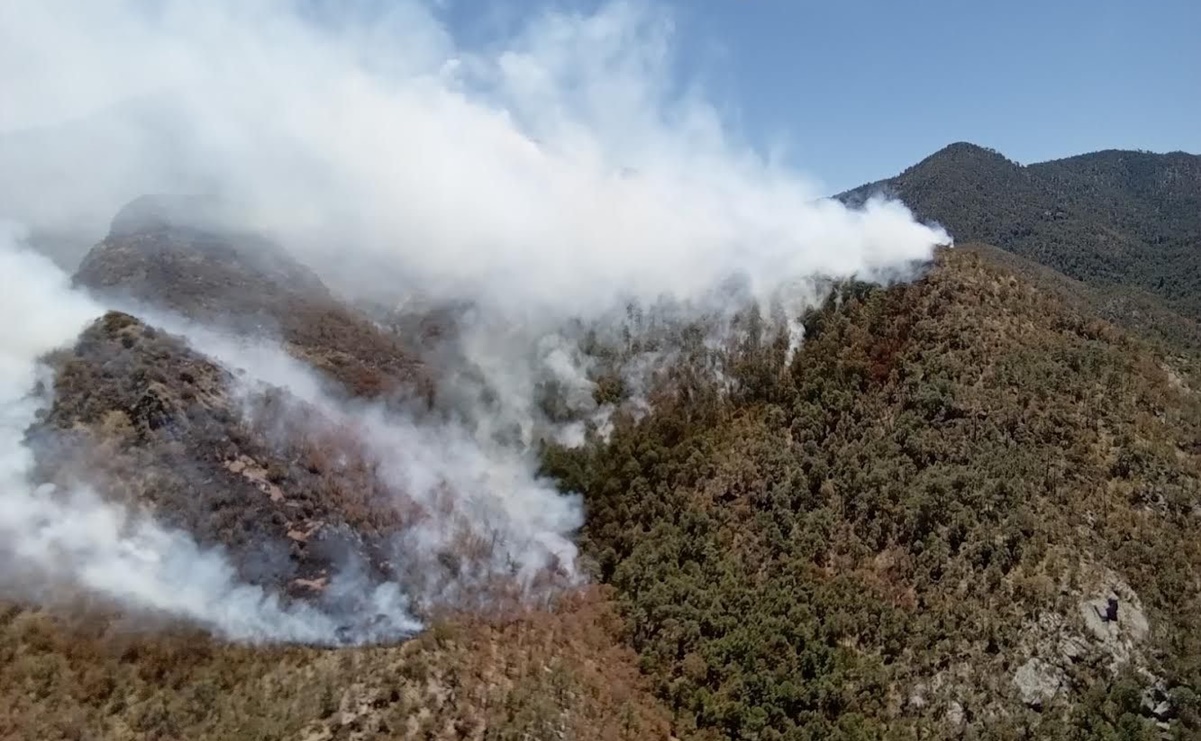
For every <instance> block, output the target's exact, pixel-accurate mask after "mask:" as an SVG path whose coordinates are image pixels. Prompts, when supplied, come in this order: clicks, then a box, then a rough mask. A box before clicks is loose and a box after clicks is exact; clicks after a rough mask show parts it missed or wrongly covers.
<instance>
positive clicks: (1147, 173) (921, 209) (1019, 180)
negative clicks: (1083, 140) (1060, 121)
mask: <svg viewBox="0 0 1201 741" xmlns="http://www.w3.org/2000/svg"><path fill="white" fill-rule="evenodd" d="M877 191H884V192H890V193H894V194H896V195H898V196H899V197H901V198H902V199H903V200H904V201H905V203H906V204H908V205H909V206H910V207H911V208H912V209H913V210H914V212H915V213H916V214H917V215H918V216H919V217H920V218H922V219H926V220H933V221H937V222H939V223H941V224H943V225H944V226H945V227H947V229H948V230H949V231H950V232H951V233H952V235H953V236H954V237H955V238H956V239H958V240H960V241H964V242H970V241H978V242H985V243H988V244H993V245H996V246H998V247H1002V248H1004V249H1006V250H1009V251H1012V252H1014V253H1017V254H1018V255H1021V256H1023V257H1028V258H1030V259H1033V260H1036V261H1038V262H1040V263H1042V264H1044V265H1048V266H1050V267H1052V268H1054V269H1056V270H1058V271H1060V272H1063V273H1064V274H1066V275H1068V276H1071V277H1073V278H1076V279H1078V280H1082V281H1085V282H1087V283H1090V284H1093V285H1098V286H1101V285H1109V286H1121V287H1124V288H1131V289H1137V290H1139V291H1145V292H1148V293H1150V294H1153V295H1155V296H1157V297H1159V298H1161V299H1163V300H1164V301H1165V302H1167V304H1168V305H1169V306H1171V307H1172V308H1174V309H1176V310H1178V311H1180V312H1182V313H1185V314H1187V315H1188V316H1190V317H1191V318H1194V319H1196V318H1201V298H1198V297H1199V296H1201V290H1199V289H1201V249H1199V247H1201V156H1198V155H1193V154H1186V153H1184V152H1173V153H1170V154H1152V153H1149V152H1130V151H1120V150H1108V151H1103V152H1093V153H1090V154H1084V155H1080V156H1077V157H1069V158H1067V159H1061V160H1054V161H1051V162H1042V163H1038V164H1033V165H1028V166H1022V165H1019V164H1018V163H1016V162H1012V161H1010V160H1008V159H1006V158H1005V157H1004V156H1003V155H1001V154H1000V153H998V152H995V151H993V150H989V149H984V148H982V147H978V146H975V145H972V144H967V143H962V142H961V143H956V144H952V145H950V146H948V147H946V148H944V149H942V150H940V151H938V152H936V153H934V154H932V155H931V156H929V157H927V158H926V159H924V160H922V161H921V162H919V163H918V164H916V165H914V166H913V167H910V168H909V169H907V170H905V171H904V172H903V173H901V174H900V175H897V176H896V177H894V178H890V179H887V180H882V181H879V182H876V183H870V184H867V185H864V186H861V187H859V188H856V189H854V190H852V191H848V192H847V193H844V194H842V195H840V196H839V198H842V199H844V200H847V201H855V200H859V199H862V198H864V197H866V196H868V195H870V194H872V193H874V192H877Z"/></svg>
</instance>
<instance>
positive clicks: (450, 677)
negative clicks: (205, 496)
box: [0, 592, 668, 741]
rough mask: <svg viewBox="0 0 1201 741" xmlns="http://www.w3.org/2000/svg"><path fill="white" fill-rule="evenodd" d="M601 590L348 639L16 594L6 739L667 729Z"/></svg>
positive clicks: (613, 738)
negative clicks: (198, 626) (366, 641)
mask: <svg viewBox="0 0 1201 741" xmlns="http://www.w3.org/2000/svg"><path fill="white" fill-rule="evenodd" d="M607 604H608V603H607V602H606V601H605V600H604V599H603V596H602V595H601V594H600V593H598V592H587V593H581V594H577V595H575V596H573V597H571V598H569V599H566V600H564V601H563V602H562V603H561V604H559V605H557V606H556V607H555V608H554V609H553V610H547V611H532V610H523V611H519V612H515V613H511V614H509V615H508V616H507V617H505V618H504V619H498V620H486V619H482V618H479V617H469V616H460V617H453V616H452V617H447V618H443V619H442V620H440V621H439V622H437V623H435V624H434V625H433V626H432V627H431V628H430V629H429V630H428V631H427V632H425V633H424V634H423V635H422V636H421V637H419V638H417V639H415V640H413V641H410V642H408V643H405V644H403V645H399V646H380V647H371V648H361V649H343V650H338V651H329V650H320V649H311V648H304V647H278V648H254V647H244V646H231V645H222V644H220V643H217V642H215V641H214V640H212V639H211V638H209V637H207V636H204V635H201V634H196V633H189V632H181V631H179V630H178V629H177V630H173V631H168V632H159V633H155V634H146V633H144V632H139V631H136V630H133V629H131V627H130V626H129V625H124V624H122V623H121V622H120V621H112V620H106V619H103V618H101V617H100V616H98V615H97V614H95V613H89V614H84V615H80V614H76V615H75V616H74V617H71V618H65V617H62V616H56V615H55V614H52V613H47V612H43V611H39V610H32V609H22V608H20V607H18V606H15V605H9V606H7V607H3V608H0V697H3V698H4V702H3V704H2V705H0V737H3V738H13V739H30V740H34V739H36V740H38V741H42V740H47V741H49V740H53V739H100V738H104V739H110V738H111V739H214V740H217V739H219V740H221V741H224V740H225V739H308V740H311V741H316V740H317V739H368V738H397V739H459V738H467V739H497V740H500V739H514V740H516V739H550V738H575V739H582V740H583V739H598V740H601V739H603V740H604V741H618V740H619V739H628V740H629V741H635V740H641V739H649V740H653V739H666V738H667V733H668V728H667V722H666V717H665V714H664V713H663V711H662V710H660V709H659V706H658V705H657V703H656V702H655V701H654V700H653V698H651V697H650V696H649V695H648V694H647V692H646V691H645V688H644V686H643V684H644V681H643V679H642V678H641V677H640V676H639V674H638V671H637V668H636V666H635V664H634V662H633V656H632V654H631V652H630V651H629V649H625V648H621V647H620V646H619V644H617V643H616V642H615V641H616V637H615V636H616V633H617V628H618V626H617V623H616V621H615V618H614V617H613V615H612V613H611V611H610V608H609V607H608V606H607Z"/></svg>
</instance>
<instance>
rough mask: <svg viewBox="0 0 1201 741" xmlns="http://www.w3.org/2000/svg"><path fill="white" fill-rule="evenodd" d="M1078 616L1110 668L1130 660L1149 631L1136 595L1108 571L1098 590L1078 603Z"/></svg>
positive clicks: (1115, 575)
mask: <svg viewBox="0 0 1201 741" xmlns="http://www.w3.org/2000/svg"><path fill="white" fill-rule="evenodd" d="M1080 615H1081V617H1083V619H1084V625H1085V627H1086V628H1087V629H1088V632H1089V633H1090V634H1091V635H1092V637H1093V638H1094V639H1095V640H1096V641H1098V642H1100V644H1101V649H1102V651H1104V652H1105V653H1106V654H1108V655H1109V657H1110V667H1111V669H1116V668H1117V667H1119V666H1121V665H1122V664H1125V663H1126V662H1128V661H1130V660H1131V658H1132V657H1134V655H1135V653H1136V651H1137V647H1138V645H1139V644H1141V643H1142V642H1143V641H1144V640H1145V639H1146V637H1147V634H1148V633H1149V632H1150V623H1149V622H1148V621H1147V615H1146V613H1145V612H1144V611H1143V606H1142V602H1141V601H1140V600H1139V597H1138V594H1136V593H1135V592H1134V590H1133V589H1131V588H1130V586H1129V585H1128V584H1126V582H1125V581H1123V580H1122V579H1121V577H1119V576H1118V575H1117V574H1114V573H1112V572H1108V571H1107V572H1105V573H1104V575H1103V578H1102V581H1101V584H1100V587H1099V589H1098V590H1097V591H1096V592H1094V593H1093V594H1092V595H1091V596H1089V597H1088V598H1086V599H1084V600H1083V601H1081V602H1080Z"/></svg>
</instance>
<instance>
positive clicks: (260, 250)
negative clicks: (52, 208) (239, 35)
mask: <svg viewBox="0 0 1201 741" xmlns="http://www.w3.org/2000/svg"><path fill="white" fill-rule="evenodd" d="M75 282H76V283H77V284H78V285H81V286H84V287H87V288H89V289H91V290H92V291H93V292H94V293H96V294H98V295H101V296H106V297H112V298H115V299H118V300H125V301H133V302H136V303H138V304H143V305H147V306H150V307H153V308H157V309H161V310H166V311H170V312H173V313H176V314H180V315H182V316H184V317H187V318H189V319H193V320H196V321H199V322H202V323H204V324H207V325H212V326H219V327H223V328H226V329H229V330H232V331H234V332H237V333H241V334H245V335H265V336H268V337H271V338H273V339H277V340H279V341H281V342H282V343H283V344H284V346H285V347H286V348H287V349H288V351H289V352H291V353H292V354H293V355H295V356H297V357H298V358H300V359H302V360H304V361H306V362H309V363H311V364H313V365H314V366H316V367H317V368H318V369H319V370H321V371H323V372H324V373H325V374H326V375H327V376H329V377H331V378H333V379H334V380H336V381H337V382H339V383H340V384H341V385H342V386H344V387H345V388H346V389H347V391H348V392H350V393H351V394H354V395H358V396H369V397H378V396H381V395H383V396H387V395H394V394H402V395H408V396H417V397H421V398H428V397H429V396H430V395H431V394H432V389H433V383H432V380H431V378H430V377H429V374H428V372H427V371H426V370H425V368H424V367H423V365H422V364H421V363H420V362H419V361H418V360H417V358H416V357H415V355H413V354H412V353H410V352H409V350H408V349H407V348H406V347H405V346H404V344H403V343H402V342H401V341H400V339H399V338H398V337H397V336H396V335H394V334H392V333H390V332H387V331H385V330H383V329H381V328H380V327H379V326H377V325H376V324H375V323H374V322H372V321H371V320H370V319H369V318H368V317H367V316H365V315H363V314H362V313H360V312H358V311H356V310H354V309H353V308H351V307H350V306H348V305H346V304H345V303H343V302H340V301H339V300H338V299H337V298H336V297H334V296H333V295H332V294H331V292H330V291H329V289H328V288H327V287H326V286H325V284H324V283H323V282H322V281H321V279H320V278H319V277H318V276H317V275H316V274H315V273H314V272H313V271H311V270H309V269H308V268H307V267H305V266H304V265H302V264H301V263H299V262H298V261H297V260H296V259H294V258H293V257H292V256H291V255H289V254H288V253H287V251H286V250H284V249H283V248H282V247H281V246H279V245H277V244H275V243H273V242H271V241H270V240H268V239H264V238H263V237H261V236H258V235H256V234H253V233H249V232H246V231H244V230H239V229H238V227H237V224H236V220H235V219H234V218H233V217H232V216H231V214H230V212H229V210H228V209H224V208H223V207H222V206H221V205H220V204H218V203H216V202H214V201H211V200H208V199H203V198H194V197H166V196H143V197H142V198H139V199H137V200H135V201H133V202H132V203H130V204H129V205H128V206H126V207H125V208H124V209H122V210H121V212H120V213H118V214H117V216H116V218H115V219H113V223H112V227H111V229H110V232H109V235H108V236H107V237H106V238H105V239H104V241H102V242H100V243H99V244H98V245H96V246H95V247H94V248H93V249H92V251H91V252H89V253H88V255H87V256H86V257H85V258H84V259H83V261H82V263H81V264H80V266H79V269H78V270H77V272H76V274H75Z"/></svg>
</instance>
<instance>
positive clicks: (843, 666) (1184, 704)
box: [546, 245, 1201, 738]
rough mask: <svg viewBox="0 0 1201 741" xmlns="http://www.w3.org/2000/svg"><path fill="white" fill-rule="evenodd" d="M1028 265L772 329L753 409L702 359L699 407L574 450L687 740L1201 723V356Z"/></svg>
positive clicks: (750, 397) (932, 275) (984, 260)
mask: <svg viewBox="0 0 1201 741" xmlns="http://www.w3.org/2000/svg"><path fill="white" fill-rule="evenodd" d="M999 257H1000V258H1005V257H1007V256H1006V255H1005V253H1003V252H1000V251H998V250H995V249H993V248H988V247H982V246H981V247H975V246H962V245H961V246H959V247H956V248H953V249H949V250H945V251H944V252H943V253H942V254H941V255H940V257H939V259H938V262H937V265H936V266H934V267H933V269H932V270H931V271H930V272H929V273H928V274H927V275H926V276H925V277H924V278H922V279H921V280H919V281H917V282H916V283H913V284H910V285H905V286H897V287H893V288H889V289H879V288H872V287H868V286H856V285H851V286H847V287H845V288H844V289H843V290H842V291H840V292H839V293H837V294H835V295H834V296H832V297H831V298H830V300H829V301H827V302H826V305H825V306H824V307H823V308H821V309H819V310H817V311H814V312H813V313H811V314H810V315H809V316H808V317H807V319H806V323H805V326H806V341H805V343H804V344H803V345H802V346H801V348H800V350H799V351H798V353H797V354H796V356H795V357H793V358H791V359H789V358H788V356H787V353H786V348H787V345H786V342H785V341H783V339H782V338H779V337H773V336H771V335H767V336H762V337H756V336H755V335H754V334H752V335H751V336H750V337H749V338H748V340H747V342H746V344H744V345H742V346H741V347H740V348H738V349H736V350H734V351H733V354H732V356H730V357H728V358H727V359H726V362H727V363H728V365H727V366H726V367H727V368H729V372H730V373H731V374H732V376H733V379H732V381H731V382H730V383H732V385H733V388H734V389H735V391H734V392H732V393H729V394H726V393H723V392H722V391H721V390H720V388H719V387H718V385H717V382H716V381H714V380H712V378H713V376H712V375H711V374H706V373H702V372H698V371H697V369H696V368H695V367H694V368H693V370H692V371H691V372H689V371H688V370H687V368H681V369H679V370H678V371H677V373H678V375H677V377H679V378H686V379H688V383H689V384H690V386H689V392H688V394H687V395H686V396H685V395H677V396H675V397H674V398H675V401H674V403H673V401H672V400H671V399H672V397H662V398H661V399H660V400H659V401H657V402H656V405H655V409H654V411H653V412H652V413H651V414H650V415H648V416H647V417H646V418H645V419H643V420H642V421H641V422H639V423H638V424H632V425H628V426H619V427H618V429H617V430H616V431H615V433H614V435H613V437H612V439H611V440H610V442H609V443H608V444H607V445H603V446H597V447H593V448H586V449H583V450H579V449H576V450H570V449H561V448H556V449H552V450H550V451H549V452H548V454H547V456H546V460H547V468H548V471H550V472H552V473H554V474H555V475H557V476H559V477H560V478H561V480H562V481H563V482H564V484H565V485H566V486H568V487H570V488H573V489H577V490H580V491H583V492H585V495H586V497H587V501H588V503H589V507H590V516H589V519H588V522H587V525H586V529H585V534H584V543H585V547H586V549H587V550H589V551H590V552H592V553H593V554H595V557H596V558H597V559H598V562H599V570H600V574H601V575H602V578H603V579H604V580H605V581H607V582H609V583H611V584H612V585H613V586H614V587H616V589H617V591H618V595H619V600H620V604H621V605H622V607H623V611H624V614H625V615H626V616H627V617H628V619H629V620H630V621H631V625H630V633H629V635H630V640H631V642H632V645H633V646H634V647H635V648H636V649H637V650H638V651H639V653H640V655H641V657H642V664H641V665H642V667H643V669H644V670H645V671H647V672H648V674H649V675H650V677H651V678H652V679H653V681H654V683H655V685H654V686H655V688H656V689H657V691H658V693H659V695H660V696H661V697H663V698H664V699H665V701H667V702H668V703H669V705H670V706H671V708H672V710H673V712H674V713H675V716H676V719H677V723H678V727H679V728H680V729H684V731H687V732H693V731H695V732H697V733H699V734H700V735H701V737H705V734H712V735H713V736H714V737H722V738H768V737H772V738H775V737H782V738H884V737H889V738H892V737H898V738H907V737H915V738H920V737H960V735H961V734H962V735H963V736H964V737H982V738H985V737H986V738H1020V737H1031V736H1034V737H1038V738H1103V737H1128V738H1154V737H1156V734H1157V733H1158V731H1157V730H1156V728H1155V725H1154V724H1155V723H1156V722H1161V723H1165V727H1167V725H1166V723H1167V722H1168V721H1174V722H1176V723H1177V725H1176V726H1174V727H1175V728H1177V729H1180V730H1181V732H1184V730H1185V729H1191V730H1189V731H1188V732H1189V733H1192V732H1194V731H1195V729H1197V728H1199V726H1198V725H1197V724H1198V722H1199V721H1201V718H1199V717H1198V716H1197V715H1196V705H1195V700H1194V698H1195V697H1196V696H1197V695H1196V694H1195V693H1196V688H1197V687H1198V686H1199V685H1198V682H1199V681H1201V673H1199V672H1201V646H1198V645H1197V644H1196V636H1195V631H1194V630H1193V629H1192V628H1191V627H1190V626H1194V625H1196V624H1197V621H1198V620H1201V582H1199V581H1198V579H1197V575H1198V574H1199V573H1201V550H1199V548H1198V543H1197V540H1196V538H1195V537H1194V535H1193V533H1194V532H1195V529H1196V527H1197V524H1198V518H1199V517H1201V504H1199V502H1201V499H1199V495H1201V468H1198V465H1199V464H1201V459H1198V458H1197V457H1196V456H1197V453H1198V450H1199V448H1198V440H1199V439H1201V438H1199V437H1198V435H1199V434H1201V405H1199V404H1201V397H1198V395H1197V393H1196V392H1195V391H1194V389H1195V388H1196V380H1195V369H1196V364H1195V359H1189V360H1187V361H1182V360H1180V359H1179V358H1173V357H1169V356H1164V355H1163V354H1162V353H1160V352H1159V351H1157V350H1155V349H1154V348H1153V347H1152V346H1151V345H1148V344H1147V343H1145V342H1144V341H1142V340H1140V339H1137V338H1135V337H1134V336H1131V335H1129V334H1127V333H1125V332H1123V331H1122V330H1120V329H1118V328H1116V327H1115V326H1113V325H1111V324H1109V323H1107V322H1105V321H1103V320H1100V319H1098V318H1096V317H1095V316H1091V315H1089V314H1084V313H1079V312H1078V311H1077V310H1076V309H1074V308H1073V306H1072V304H1071V303H1069V302H1068V301H1067V300H1065V296H1064V295H1061V294H1059V292H1058V291H1056V290H1055V289H1054V288H1049V287H1046V286H1041V287H1040V286H1036V285H1034V284H1033V283H1032V282H1028V281H1025V280H1022V279H1020V278H1018V277H1017V276H1016V275H1015V274H1014V273H1013V272H1012V270H1011V269H1010V268H1009V267H1008V265H1007V262H1011V261H1007V260H1005V259H998V258H999ZM1065 280H1066V279H1065ZM752 324H753V323H752ZM698 362H699V361H698ZM686 365H687V364H686ZM706 379H710V380H706ZM1110 596H1113V597H1114V598H1115V599H1116V600H1117V605H1118V608H1117V610H1118V611H1117V613H1116V615H1117V617H1116V619H1113V620H1106V619H1105V618H1104V614H1105V613H1104V608H1105V605H1106V600H1107V598H1108V597H1110ZM1098 609H1100V612H1099V611H1098ZM1118 733H1122V734H1126V735H1124V736H1123V735H1119V736H1113V735H1112V734H1118ZM775 734H779V735H778V736H777V735H775Z"/></svg>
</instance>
